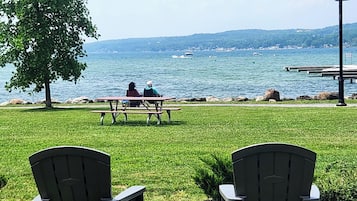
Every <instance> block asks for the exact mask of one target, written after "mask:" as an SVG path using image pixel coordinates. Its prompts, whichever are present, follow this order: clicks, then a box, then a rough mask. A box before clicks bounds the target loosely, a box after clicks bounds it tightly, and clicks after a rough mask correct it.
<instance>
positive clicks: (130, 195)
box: [113, 186, 146, 201]
mask: <svg viewBox="0 0 357 201" xmlns="http://www.w3.org/2000/svg"><path fill="white" fill-rule="evenodd" d="M145 189H146V187H145V186H132V187H130V188H128V189H126V190H125V191H123V192H121V193H119V194H118V195H117V196H115V197H114V199H113V201H130V200H134V198H135V200H136V199H137V198H139V197H142V200H144V198H143V195H144V191H145ZM137 200H139V199H137Z"/></svg>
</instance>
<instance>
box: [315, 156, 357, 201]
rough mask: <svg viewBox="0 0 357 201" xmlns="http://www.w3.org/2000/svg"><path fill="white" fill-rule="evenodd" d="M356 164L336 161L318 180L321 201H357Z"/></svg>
mask: <svg viewBox="0 0 357 201" xmlns="http://www.w3.org/2000/svg"><path fill="white" fill-rule="evenodd" d="M356 165H357V163H356V162H355V161H353V162H350V163H348V162H345V161H337V162H334V163H332V164H330V165H328V166H327V167H326V168H325V172H324V173H323V174H322V175H321V176H319V178H318V186H319V188H320V193H321V201H342V200H343V201H356V200H357V168H356Z"/></svg>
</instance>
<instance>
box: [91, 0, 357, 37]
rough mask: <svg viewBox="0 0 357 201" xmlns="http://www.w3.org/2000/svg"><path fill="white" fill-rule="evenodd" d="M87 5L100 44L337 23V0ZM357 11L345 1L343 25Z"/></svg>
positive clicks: (128, 0) (104, 1)
mask: <svg viewBox="0 0 357 201" xmlns="http://www.w3.org/2000/svg"><path fill="white" fill-rule="evenodd" d="M87 7H88V9H89V11H90V15H91V16H92V20H93V22H94V23H95V24H96V25H97V27H98V32H99V33H100V34H101V37H100V39H99V40H110V39H124V38H138V37H140V38H141V37H157V36H184V35H191V34H195V33H217V32H224V31H229V30H241V29H268V30H271V29H289V28H304V29H312V28H323V27H326V26H331V25H337V24H338V1H335V0H88V5H87ZM356 8H357V0H349V1H344V2H343V16H344V18H343V21H344V23H354V22H357V12H355V11H354V10H355V9H356ZM89 42H90V41H89Z"/></svg>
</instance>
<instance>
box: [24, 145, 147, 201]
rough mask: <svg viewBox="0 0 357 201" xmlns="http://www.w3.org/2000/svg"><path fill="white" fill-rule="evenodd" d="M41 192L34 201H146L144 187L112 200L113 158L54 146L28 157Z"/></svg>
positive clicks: (97, 152) (79, 148)
mask: <svg viewBox="0 0 357 201" xmlns="http://www.w3.org/2000/svg"><path fill="white" fill-rule="evenodd" d="M29 160H30V164H31V168H32V173H33V176H34V178H35V182H36V185H37V188H38V191H39V193H40V194H39V195H38V196H37V197H36V198H35V199H34V201H109V200H118V201H119V200H120V201H143V200H144V197H143V193H144V191H145V187H144V186H132V187H130V188H128V189H126V190H125V191H123V192H122V193H120V194H119V195H117V196H115V197H114V198H112V191H111V173H110V172H111V171H110V156H109V155H108V154H106V153H104V152H100V151H97V150H94V149H89V148H85V147H75V146H60V147H52V148H48V149H45V150H42V151H39V152H37V153H35V154H33V155H32V156H30V158H29Z"/></svg>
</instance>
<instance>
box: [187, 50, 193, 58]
mask: <svg viewBox="0 0 357 201" xmlns="http://www.w3.org/2000/svg"><path fill="white" fill-rule="evenodd" d="M185 56H191V57H192V56H193V53H192V52H191V51H188V52H185Z"/></svg>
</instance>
